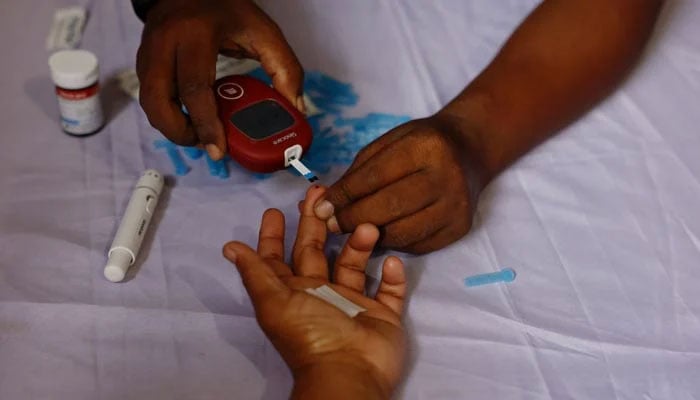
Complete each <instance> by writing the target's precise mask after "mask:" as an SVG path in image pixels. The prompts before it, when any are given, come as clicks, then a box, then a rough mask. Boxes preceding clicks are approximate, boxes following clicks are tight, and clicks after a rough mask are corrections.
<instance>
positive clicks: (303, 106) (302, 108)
mask: <svg viewBox="0 0 700 400" xmlns="http://www.w3.org/2000/svg"><path fill="white" fill-rule="evenodd" d="M297 108H298V109H299V111H301V112H302V113H304V114H306V103H305V102H304V96H299V97H297Z"/></svg>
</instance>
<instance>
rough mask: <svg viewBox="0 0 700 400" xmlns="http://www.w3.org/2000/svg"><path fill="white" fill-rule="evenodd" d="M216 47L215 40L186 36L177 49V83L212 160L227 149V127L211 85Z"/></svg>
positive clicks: (194, 126) (183, 101) (197, 134)
mask: <svg viewBox="0 0 700 400" xmlns="http://www.w3.org/2000/svg"><path fill="white" fill-rule="evenodd" d="M217 52H218V51H217V49H216V47H215V46H214V45H213V43H209V42H206V41H204V42H200V41H195V40H192V39H191V40H187V41H185V42H183V43H181V44H180V45H179V46H178V49H177V86H178V94H179V96H180V99H181V100H182V103H183V104H184V105H185V107H187V112H188V114H189V117H190V121H191V123H192V127H191V128H192V129H193V130H194V133H195V135H196V136H197V138H198V140H199V142H200V143H202V144H203V145H204V148H205V149H206V150H207V153H209V156H210V157H211V158H212V159H213V160H220V159H221V158H223V157H224V155H225V151H226V137H225V135H224V128H223V125H222V124H221V121H220V120H219V115H218V112H217V108H216V99H215V98H214V92H213V91H212V86H213V84H214V79H215V78H216V56H217Z"/></svg>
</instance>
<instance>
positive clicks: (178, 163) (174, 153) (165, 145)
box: [153, 140, 190, 176]
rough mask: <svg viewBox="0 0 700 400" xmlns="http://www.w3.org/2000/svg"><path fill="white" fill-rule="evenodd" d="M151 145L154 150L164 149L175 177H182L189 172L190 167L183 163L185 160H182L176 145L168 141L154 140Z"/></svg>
mask: <svg viewBox="0 0 700 400" xmlns="http://www.w3.org/2000/svg"><path fill="white" fill-rule="evenodd" d="M153 145H154V146H155V148H156V149H165V151H166V152H167V153H168V157H170V162H172V163H173V167H174V168H175V174H176V175H177V176H184V175H187V173H188V172H190V167H189V166H188V165H187V163H186V162H185V159H184V158H182V155H181V154H180V151H179V150H178V149H177V145H176V144H175V143H173V142H171V141H169V140H156V141H155V142H153Z"/></svg>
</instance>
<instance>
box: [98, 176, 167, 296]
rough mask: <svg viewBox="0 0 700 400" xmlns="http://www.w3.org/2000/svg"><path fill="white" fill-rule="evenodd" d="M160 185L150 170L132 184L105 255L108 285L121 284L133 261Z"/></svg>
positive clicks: (160, 188)
mask: <svg viewBox="0 0 700 400" xmlns="http://www.w3.org/2000/svg"><path fill="white" fill-rule="evenodd" d="M163 184H164V181H163V175H162V174H161V173H160V172H158V171H156V170H154V169H149V170H146V171H145V172H144V173H143V175H141V178H140V179H139V180H138V182H137V183H136V188H135V189H134V193H133V194H132V195H131V199H130V200H129V205H127V206H126V211H125V212H124V216H123V217H122V221H121V223H120V224H119V229H117V234H116V235H115V237H114V241H113V242H112V246H111V247H110V249H109V253H108V254H107V257H108V260H107V265H106V266H105V270H104V274H105V278H107V279H108V280H109V281H111V282H121V281H122V280H123V279H124V276H125V275H126V271H128V270H129V267H130V266H131V265H132V264H134V261H136V257H137V256H138V254H139V249H140V248H141V243H143V238H144V236H146V231H147V230H148V225H149V224H150V222H151V218H152V217H153V213H154V212H155V209H156V206H157V205H158V199H159V198H160V194H161V192H162V191H163Z"/></svg>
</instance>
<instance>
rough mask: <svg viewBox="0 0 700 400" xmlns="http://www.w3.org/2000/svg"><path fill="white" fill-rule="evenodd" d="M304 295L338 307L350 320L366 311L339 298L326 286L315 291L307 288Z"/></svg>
mask: <svg viewBox="0 0 700 400" xmlns="http://www.w3.org/2000/svg"><path fill="white" fill-rule="evenodd" d="M306 293H308V294H310V295H312V296H316V297H318V298H319V299H321V300H324V301H326V302H328V303H330V304H333V305H334V306H336V307H338V308H339V309H340V311H342V312H344V313H345V314H347V315H348V317H350V318H355V316H357V314H359V313H361V312H363V311H367V310H366V309H364V308H362V307H360V306H358V305H357V304H355V303H353V302H352V301H350V300H348V299H346V298H345V297H343V296H341V295H340V294H338V292H336V291H335V290H333V289H332V288H331V287H329V286H326V285H323V286H320V287H317V288H316V289H311V288H308V289H306Z"/></svg>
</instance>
